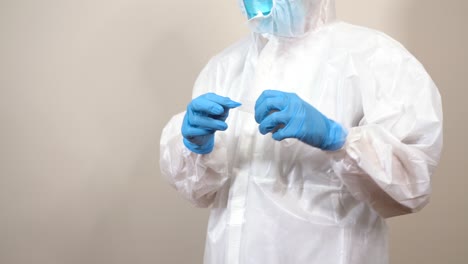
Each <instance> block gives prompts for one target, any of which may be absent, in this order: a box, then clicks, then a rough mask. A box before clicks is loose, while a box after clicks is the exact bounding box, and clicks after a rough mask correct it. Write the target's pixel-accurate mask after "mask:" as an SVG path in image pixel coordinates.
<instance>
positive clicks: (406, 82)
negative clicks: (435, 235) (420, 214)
mask: <svg viewBox="0 0 468 264" xmlns="http://www.w3.org/2000/svg"><path fill="white" fill-rule="evenodd" d="M362 69H364V71H365V72H360V73H359V74H358V75H357V76H358V77H356V81H355V83H356V85H358V86H359V87H358V90H359V91H360V92H361V100H362V107H363V109H362V111H363V118H362V120H361V121H360V124H359V125H358V126H357V127H353V128H351V129H350V131H349V135H348V138H347V142H346V143H345V146H344V147H343V148H342V149H341V150H340V151H338V152H336V153H334V154H332V155H333V162H332V163H333V168H334V170H335V172H336V173H337V174H338V176H339V177H340V178H341V179H342V181H343V183H344V184H345V185H346V187H347V188H348V190H349V191H350V192H351V193H352V195H353V196H354V197H355V198H357V199H358V200H361V201H364V202H366V203H367V204H368V205H370V206H371V207H372V208H373V209H374V210H376V211H377V212H378V213H379V214H380V215H381V216H383V217H386V218H388V217H393V216H398V215H403V214H409V213H413V212H416V211H419V210H420V209H422V208H423V207H424V206H425V205H426V204H427V203H428V202H429V197H430V194H431V177H432V174H433V173H434V171H435V169H436V166H437V164H438V162H439V159H440V153H441V149H442V133H443V131H442V121H443V116H442V103H441V98H440V95H439V92H438V90H437V87H436V86H435V84H434V82H433V81H432V79H431V78H430V76H429V75H428V74H427V72H426V71H425V69H424V68H423V66H422V65H421V64H420V63H419V62H418V61H417V60H416V59H415V58H414V57H413V56H412V55H411V54H409V53H408V52H407V51H406V50H404V49H403V48H402V47H400V46H396V47H391V48H379V49H377V50H376V52H375V54H373V55H372V56H371V57H369V58H368V59H367V60H366V66H365V67H362Z"/></svg>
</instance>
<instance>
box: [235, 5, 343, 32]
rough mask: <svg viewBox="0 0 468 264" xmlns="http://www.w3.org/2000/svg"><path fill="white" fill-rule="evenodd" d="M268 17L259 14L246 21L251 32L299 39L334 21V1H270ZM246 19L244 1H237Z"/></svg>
mask: <svg viewBox="0 0 468 264" xmlns="http://www.w3.org/2000/svg"><path fill="white" fill-rule="evenodd" d="M272 1H273V7H272V10H271V12H270V13H269V14H268V15H262V14H261V13H259V14H258V15H257V16H256V17H253V18H252V19H250V20H249V21H248V25H249V27H250V29H251V30H252V31H253V32H256V33H260V34H265V33H266V34H271V35H275V36H279V37H300V36H302V35H304V34H307V33H308V32H310V31H314V30H316V29H317V28H319V27H321V26H323V25H324V24H327V23H329V22H330V21H333V20H335V18H336V11H335V1H334V0H272ZM238 2H239V5H240V7H241V10H242V12H243V13H244V15H245V16H246V17H247V18H248V16H247V12H246V8H245V4H244V0H238Z"/></svg>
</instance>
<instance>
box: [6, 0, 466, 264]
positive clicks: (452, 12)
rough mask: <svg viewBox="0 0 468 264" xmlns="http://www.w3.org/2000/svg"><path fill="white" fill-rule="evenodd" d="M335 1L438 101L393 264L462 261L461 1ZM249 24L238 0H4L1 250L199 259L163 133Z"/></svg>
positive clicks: (49, 261) (11, 257)
mask: <svg viewBox="0 0 468 264" xmlns="http://www.w3.org/2000/svg"><path fill="white" fill-rule="evenodd" d="M338 8H339V15H340V17H341V18H342V19H345V20H348V21H351V22H354V23H358V24H361V25H366V26H370V27H374V28H377V29H380V30H383V31H385V32H387V33H388V34H390V35H391V36H393V37H395V38H396V39H398V40H400V41H401V42H403V43H404V44H405V45H406V46H407V47H408V49H409V50H411V51H412V52H413V53H414V54H415V55H416V56H417V57H418V58H419V59H420V60H421V61H422V62H423V63H424V64H425V65H426V67H427V69H428V71H429V72H430V73H431V74H432V76H433V78H434V79H435V81H436V83H437V84H438V85H439V87H440V90H441V93H442V95H443V100H444V104H445V105H444V107H445V120H446V121H445V136H446V137H445V138H446V139H445V150H444V152H445V153H444V155H443V161H442V164H441V166H440V169H439V170H438V172H437V175H436V176H435V181H434V189H435V190H434V196H433V201H432V203H431V204H430V206H428V207H427V208H426V209H425V210H424V211H423V212H422V213H420V214H417V215H412V216H406V217H401V218H397V219H393V220H391V221H390V225H391V243H392V248H391V256H392V263H393V264H396V263H398V264H405V263H406V264H409V263H426V264H431V263H466V260H467V259H468V198H467V191H466V189H467V187H466V186H467V185H468V172H467V170H468V165H467V164H468V157H467V156H468V152H467V148H468V145H467V140H466V134H467V132H466V131H467V129H468V126H467V122H466V121H467V115H468V112H467V100H468V89H467V88H468V87H467V84H466V83H467V77H468V70H467V69H468V63H467V61H468V52H467V47H468V36H467V35H468V34H467V33H468V30H467V28H466V26H467V25H468V16H467V15H466V14H467V11H468V4H467V1H464V0H459V1H457V0H444V1H441V0H438V1H437V0H367V1H364V0H349V1H345V0H339V1H338ZM246 32H247V30H246V28H245V25H244V22H243V18H242V17H241V15H240V12H239V11H238V10H237V6H236V2H235V0H205V1H190V0H183V1H163V0H75V1H72V0H42V1H35V0H0V263H2V264H29V263H34V264H72V263H73V264H74V263H76V264H83V263H86V264H98V263H99V264H102V263H109V264H114V263H115V264H120V263H122V264H123V263H125V264H126V263H141V264H147V263H148V264H149V263H181V264H182V263H201V261H202V260H201V259H202V254H203V246H204V234H205V225H206V220H207V213H208V212H207V211H206V210H200V209H195V208H192V207H191V206H190V205H189V204H188V203H186V202H184V201H182V200H181V199H180V198H179V197H178V196H177V194H176V193H175V192H174V191H173V190H172V189H170V188H169V187H168V186H167V185H166V184H165V183H164V182H163V181H162V180H161V178H160V174H159V168H158V159H159V156H158V151H159V148H158V141H159V136H160V131H161V129H162V127H163V125H164V124H165V122H166V121H167V120H168V119H169V117H170V116H171V115H172V114H174V113H176V112H179V111H182V110H183V109H184V108H185V105H186V103H187V102H188V100H189V98H190V91H191V86H192V83H193V81H194V79H195V78H196V76H197V74H198V72H199V70H200V69H201V67H202V66H203V65H204V63H205V62H206V61H207V60H208V59H209V57H210V56H211V55H213V54H215V53H216V52H217V51H219V50H221V49H222V48H223V47H225V46H227V45H228V44H229V43H231V42H233V41H235V40H237V39H238V38H240V37H241V36H242V35H244V34H245V33H246ZM415 99H416V98H415Z"/></svg>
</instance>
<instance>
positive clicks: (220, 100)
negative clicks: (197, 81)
mask: <svg viewBox="0 0 468 264" xmlns="http://www.w3.org/2000/svg"><path fill="white" fill-rule="evenodd" d="M240 105H241V104H240V103H238V102H235V101H232V100H231V99H229V98H227V97H222V96H219V95H217V94H214V93H207V94H204V95H201V96H199V97H197V98H195V99H193V100H192V102H190V104H189V105H188V106H187V112H186V113H185V117H184V122H183V124H182V136H183V137H184V145H185V146H186V147H187V148H188V149H190V150H191V151H192V152H195V153H197V154H208V153H210V152H211V151H213V148H214V133H215V132H216V131H218V130H220V131H225V130H226V129H227V128H228V126H227V124H226V122H225V121H226V118H227V117H228V115H229V110H230V109H233V108H236V107H239V106H240Z"/></svg>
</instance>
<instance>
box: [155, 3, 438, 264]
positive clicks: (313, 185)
mask: <svg viewBox="0 0 468 264" xmlns="http://www.w3.org/2000/svg"><path fill="white" fill-rule="evenodd" d="M239 4H240V6H241V9H242V10H243V11H244V13H245V15H246V17H247V18H248V19H249V20H248V24H249V26H250V27H251V29H252V34H251V35H249V36H248V37H246V38H245V39H243V40H241V41H239V42H238V43H236V44H234V45H232V46H231V47H229V48H227V49H226V50H224V51H223V52H221V53H220V54H218V55H217V56H215V57H214V58H212V59H211V60H210V61H209V62H208V64H207V65H206V67H205V68H204V69H203V70H202V72H201V73H200V75H199V77H198V79H197V81H196V83H195V87H194V90H193V98H194V99H193V101H192V102H190V104H189V105H188V107H187V111H185V112H183V113H180V114H178V115H175V116H174V117H173V118H172V119H171V120H170V122H169V123H168V124H167V126H166V127H165V128H164V131H163V133H162V137H161V149H160V151H161V152H160V154H161V156H160V165H161V166H160V167H161V170H162V173H163V175H164V176H165V177H166V178H167V179H168V180H169V182H170V183H171V184H172V185H173V186H174V187H175V188H176V189H177V190H178V191H179V192H180V193H181V194H182V195H183V196H184V197H185V198H186V199H188V200H190V201H191V202H193V203H194V204H195V205H196V206H199V207H211V214H210V220H209V223H208V231H207V238H206V249H205V257H204V263H206V264H220V263H226V264H266V263H268V264H285V263H288V264H289V263H303V264H305V263H307V264H309V263H310V264H311V263H320V264H344V263H346V264H366V263H367V264H385V263H388V237H387V236H388V235H387V227H386V223H385V219H386V218H389V217H394V216H399V215H404V214H409V213H413V212H417V211H419V210H420V209H422V208H423V207H424V206H425V205H426V204H427V203H428V201H429V196H430V193H431V175H432V174H433V172H434V170H435V168H436V166H437V164H438V162H439V159H440V153H441V148H442V109H441V98H440V95H439V92H438V90H437V88H436V86H435V85H434V82H433V81H432V80H431V78H430V76H429V75H428V74H427V72H426V71H425V69H424V67H423V66H422V65H421V64H420V63H419V62H418V61H417V60H416V59H415V58H414V57H413V56H412V55H411V54H410V53H409V52H408V51H406V50H405V49H404V48H403V46H402V45H401V44H399V43H398V42H396V41H395V40H393V39H391V38H390V37H388V36H386V35H384V34H383V33H380V32H378V31H375V30H371V29H367V28H363V27H358V26H354V25H350V24H347V23H344V22H341V21H338V20H337V19H336V18H335V4H334V1H333V0H239Z"/></svg>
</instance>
